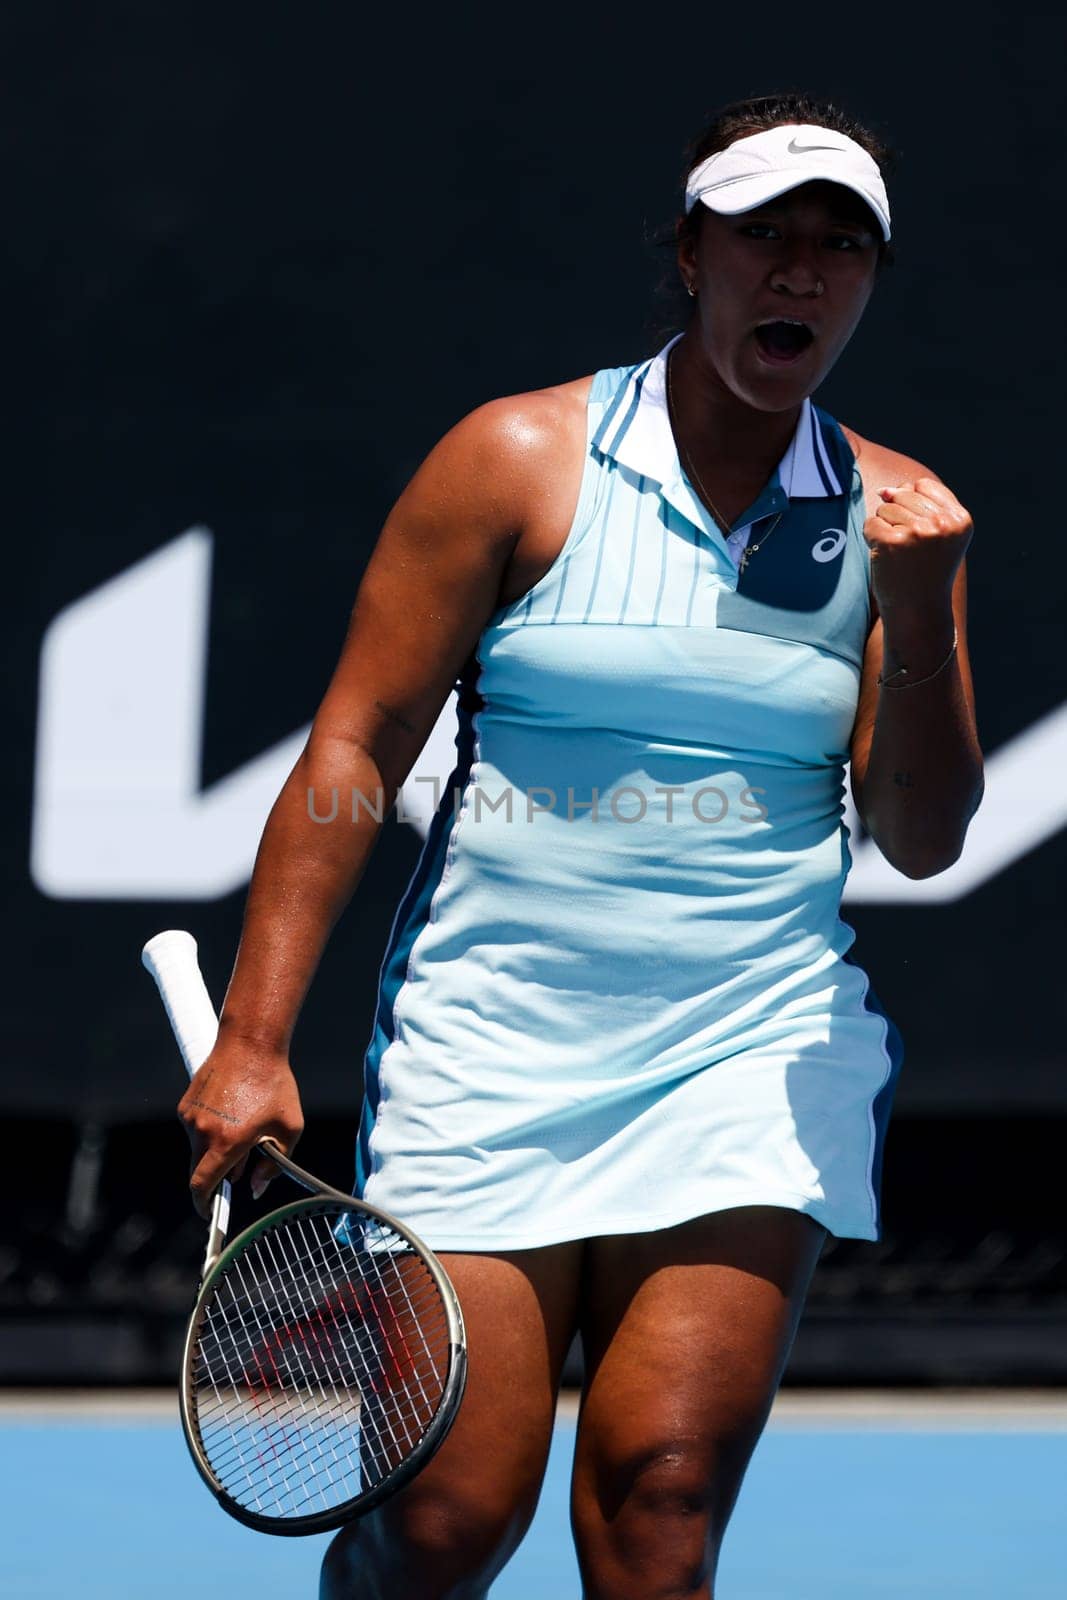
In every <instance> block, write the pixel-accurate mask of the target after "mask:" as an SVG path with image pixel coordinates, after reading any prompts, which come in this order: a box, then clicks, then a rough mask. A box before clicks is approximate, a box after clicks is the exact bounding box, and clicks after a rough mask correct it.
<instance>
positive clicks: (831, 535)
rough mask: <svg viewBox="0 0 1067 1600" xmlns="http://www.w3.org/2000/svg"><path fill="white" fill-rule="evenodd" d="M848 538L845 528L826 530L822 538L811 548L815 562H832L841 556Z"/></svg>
mask: <svg viewBox="0 0 1067 1600" xmlns="http://www.w3.org/2000/svg"><path fill="white" fill-rule="evenodd" d="M847 538H848V535H847V533H846V532H845V530H844V528H824V529H823V531H822V536H821V538H819V539H816V541H815V543H814V544H813V545H812V547H811V559H812V560H813V561H832V560H833V559H834V557H835V556H838V555H840V554H841V551H842V550H843V549H844V548H845V540H846V539H847Z"/></svg>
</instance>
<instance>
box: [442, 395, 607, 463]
mask: <svg viewBox="0 0 1067 1600" xmlns="http://www.w3.org/2000/svg"><path fill="white" fill-rule="evenodd" d="M591 383H592V377H591V376H589V377H585V378H576V379H574V380H573V381H572V382H568V383H560V384H554V385H552V386H551V387H550V388H546V389H530V390H527V391H525V392H523V393H519V394H510V395H503V396H501V397H500V398H499V399H496V400H488V401H486V402H485V403H484V404H483V405H480V406H478V407H477V408H476V409H475V410H474V411H471V412H468V414H467V415H466V416H465V417H463V418H462V419H461V421H459V422H458V423H457V424H456V425H455V427H454V428H452V429H451V430H450V431H449V433H448V434H446V435H445V437H444V439H442V441H441V445H440V446H438V449H440V448H441V447H442V446H443V447H444V448H445V449H446V450H448V451H453V450H460V451H464V452H469V453H470V454H471V455H472V456H473V457H475V458H476V459H478V461H479V463H480V464H481V465H489V464H493V465H495V466H496V467H497V468H498V469H500V470H504V471H509V472H515V473H518V474H520V475H521V474H524V473H525V472H526V471H527V470H528V469H530V468H534V469H535V470H537V471H538V472H543V471H544V470H545V468H546V467H547V466H550V464H551V460H552V457H553V455H554V454H557V453H560V454H561V459H563V458H565V457H566V453H567V451H568V447H569V446H570V445H571V444H572V443H573V442H574V440H575V438H576V437H580V438H581V440H582V441H583V443H584V437H585V417H586V401H587V399H588V395H589V387H590V384H591Z"/></svg>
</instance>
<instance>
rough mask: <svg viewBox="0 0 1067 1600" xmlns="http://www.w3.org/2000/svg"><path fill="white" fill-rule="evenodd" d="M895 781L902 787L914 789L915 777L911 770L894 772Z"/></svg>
mask: <svg viewBox="0 0 1067 1600" xmlns="http://www.w3.org/2000/svg"><path fill="white" fill-rule="evenodd" d="M893 782H894V783H895V784H896V785H897V787H898V788H900V789H914V787H915V779H914V778H913V777H912V775H911V773H910V772H894V774H893Z"/></svg>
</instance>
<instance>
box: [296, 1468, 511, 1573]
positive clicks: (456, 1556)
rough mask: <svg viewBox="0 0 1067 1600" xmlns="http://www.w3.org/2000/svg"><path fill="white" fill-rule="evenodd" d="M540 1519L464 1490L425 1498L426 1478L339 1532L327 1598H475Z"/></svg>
mask: <svg viewBox="0 0 1067 1600" xmlns="http://www.w3.org/2000/svg"><path fill="white" fill-rule="evenodd" d="M531 1516H532V1512H531V1513H527V1512H526V1511H525V1510H524V1508H517V1507H516V1506H514V1505H507V1504H505V1503H504V1502H503V1501H502V1500H494V1499H493V1498H488V1499H487V1498H484V1497H474V1496H472V1495H470V1494H464V1493H463V1492H462V1491H461V1490H459V1489H457V1488H440V1487H438V1488H435V1489H434V1491H433V1492H432V1493H420V1492H419V1484H418V1480H416V1481H415V1482H414V1483H413V1484H411V1485H409V1487H408V1488H407V1489H406V1490H404V1491H403V1492H402V1493H400V1494H398V1495H396V1496H395V1497H394V1499H393V1500H391V1501H387V1502H386V1503H385V1504H384V1505H382V1506H379V1507H378V1509H377V1510H376V1511H374V1512H371V1514H370V1515H369V1516H367V1517H364V1518H362V1519H361V1520H360V1521H359V1522H356V1523H352V1524H351V1525H350V1526H349V1527H347V1528H343V1529H342V1530H341V1532H340V1533H339V1534H337V1535H336V1537H335V1538H334V1540H333V1542H332V1543H331V1545H330V1547H329V1549H328V1550H327V1552H326V1557H325V1560H324V1563H323V1569H322V1582H321V1588H320V1600H396V1596H397V1595H398V1594H404V1595H407V1596H411V1600H415V1597H416V1596H417V1597H418V1600H475V1597H480V1596H482V1595H484V1593H485V1592H486V1590H487V1589H488V1586H489V1584H490V1583H491V1582H492V1581H493V1579H494V1578H495V1577H496V1575H497V1573H498V1572H499V1571H500V1569H501V1568H502V1567H503V1565H504V1563H505V1562H506V1561H507V1559H508V1557H509V1555H510V1554H511V1552H512V1550H513V1549H514V1548H515V1547H516V1546H517V1545H518V1543H519V1541H520V1540H521V1539H522V1536H523V1534H524V1533H525V1531H526V1526H527V1524H528V1522H529V1520H530V1517H531Z"/></svg>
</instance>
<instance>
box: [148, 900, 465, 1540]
mask: <svg viewBox="0 0 1067 1600" xmlns="http://www.w3.org/2000/svg"><path fill="white" fill-rule="evenodd" d="M141 961H142V964H143V965H144V966H145V968H146V969H147V970H148V972H150V973H151V975H152V977H153V978H154V979H155V982H156V985H157V987H158V989H159V993H160V998H161V999H162V1001H163V1005H164V1007H165V1009H166V1012H167V1016H168V1018H169V1019H170V1024H171V1028H172V1030H173V1032H174V1037H175V1039H176V1040H177V1043H178V1047H179V1049H180V1051H181V1054H182V1058H183V1060H184V1062H185V1067H186V1070H187V1072H188V1074H189V1076H190V1078H191V1077H193V1076H194V1074H195V1073H196V1071H197V1069H198V1068H199V1067H200V1066H201V1065H202V1063H203V1062H204V1061H205V1060H206V1059H207V1057H208V1055H209V1054H210V1052H211V1049H212V1047H213V1045H214V1043H215V1039H216V1036H217V1033H218V1019H217V1018H216V1016H215V1011H214V1007H213V1006H212V1003H211V997H210V995H209V994H208V991H207V986H206V985H205V983H204V979H203V974H202V973H201V971H200V965H199V961H198V959H197V948H196V940H195V939H194V938H193V936H192V934H190V933H188V932H187V931H186V930H185V929H168V930H167V931H166V932H164V933H158V934H156V935H155V937H154V938H152V939H149V941H148V943H147V944H146V945H145V946H144V949H143V950H142V952H141ZM257 1146H258V1148H259V1149H261V1150H263V1152H264V1153H265V1154H266V1155H268V1156H269V1157H270V1159H271V1160H272V1161H273V1162H275V1164H276V1165H277V1166H278V1167H280V1168H281V1169H282V1171H283V1172H284V1173H286V1175H287V1176H288V1177H290V1178H292V1179H293V1181H294V1182H295V1183H298V1184H299V1185H300V1186H301V1187H302V1188H304V1189H307V1190H308V1191H309V1193H310V1194H311V1195H313V1196H314V1197H315V1199H314V1200H295V1201H291V1202H290V1203H289V1204H288V1205H285V1206H280V1207H278V1208H277V1209H276V1210H275V1211H271V1212H269V1213H268V1214H267V1215H266V1216H265V1217H260V1218H258V1219H257V1220H256V1221H255V1222H253V1223H251V1224H250V1226H249V1227H247V1228H246V1229H245V1230H244V1232H243V1233H240V1234H238V1236H237V1238H236V1239H234V1240H233V1241H232V1242H231V1243H230V1244H228V1245H227V1244H226V1232H227V1229H228V1226H229V1220H230V1194H231V1189H230V1184H229V1182H228V1180H226V1179H224V1180H223V1181H222V1182H221V1183H220V1184H219V1186H218V1188H217V1190H216V1191H215V1196H214V1199H213V1202H212V1209H211V1221H210V1225H209V1228H208V1243H207V1250H206V1252H205V1255H204V1265H203V1268H202V1270H201V1275H200V1276H201V1282H200V1288H199V1290H198V1293H197V1297H196V1304H195V1306H194V1308H193V1313H192V1316H191V1317H190V1319H189V1323H188V1327H187V1329H186V1335H185V1342H184V1346H183V1350H182V1366H181V1383H180V1385H179V1405H180V1411H181V1422H182V1432H183V1434H184V1435H185V1442H186V1444H187V1445H188V1447H189V1453H190V1455H191V1456H192V1458H193V1462H194V1465H195V1466H196V1469H197V1471H198V1472H199V1473H200V1476H201V1477H202V1478H203V1480H204V1482H205V1483H206V1484H207V1486H208V1488H209V1489H210V1490H211V1492H212V1494H213V1495H214V1496H215V1498H216V1500H218V1502H219V1504H220V1505H221V1506H222V1507H223V1509H224V1510H225V1511H227V1512H228V1513H229V1514H230V1516H232V1517H234V1518H235V1519H236V1520H237V1521H238V1522H243V1523H244V1524H245V1525H246V1526H247V1527H250V1528H255V1529H256V1530H257V1531H258V1532H260V1533H273V1534H281V1535H283V1536H284V1535H290V1534H297V1535H299V1534H309V1533H324V1532H327V1531H328V1530H329V1529H331V1528H337V1527H340V1526H341V1525H342V1524H343V1523H345V1522H352V1521H355V1520H356V1519H358V1518H359V1517H361V1516H364V1515H366V1513H367V1512H369V1511H373V1510H374V1508H375V1506H377V1505H380V1504H381V1502H382V1501H383V1500H386V1499H388V1497H389V1496H390V1495H391V1494H394V1493H395V1492H396V1491H397V1490H398V1489H400V1488H402V1487H403V1486H404V1484H405V1483H407V1482H408V1481H409V1480H410V1479H412V1478H414V1477H415V1475H416V1473H418V1472H419V1471H420V1470H421V1468H422V1467H423V1466H425V1464H426V1462H427V1461H428V1460H429V1458H430V1457H431V1456H432V1455H433V1454H434V1452H435V1451H436V1450H437V1449H438V1447H439V1446H440V1444H441V1443H442V1442H443V1440H444V1438H445V1436H446V1435H447V1433H448V1431H449V1429H450V1428H451V1426H452V1424H453V1422H454V1421H455V1419H456V1413H457V1412H458V1410H459V1404H460V1401H461V1400H462V1398H463V1392H464V1389H465V1387H466V1382H467V1338H466V1331H465V1329H464V1326H463V1313H462V1311H461V1309H460V1304H459V1299H458V1297H457V1295H456V1291H455V1289H454V1288H453V1287H452V1284H451V1282H450V1281H449V1278H448V1274H447V1273H446V1272H445V1269H444V1267H443V1266H442V1265H441V1263H440V1261H439V1260H438V1259H437V1257H436V1255H435V1254H434V1252H433V1251H432V1250H431V1249H430V1247H429V1245H427V1244H424V1243H423V1241H422V1240H421V1239H420V1238H419V1237H418V1236H417V1234H414V1233H412V1231H411V1229H410V1228H407V1227H405V1226H404V1224H403V1223H402V1222H399V1221H398V1220H397V1218H396V1217H393V1216H390V1214H389V1213H388V1212H387V1211H380V1210H378V1208H377V1207H376V1206H372V1205H369V1204H368V1203H367V1201H365V1200H357V1199H356V1198H355V1197H354V1196H353V1195H351V1194H344V1193H342V1191H341V1190H340V1189H334V1188H331V1186H330V1185H329V1184H327V1183H323V1182H321V1180H320V1179H318V1178H316V1177H313V1176H312V1174H311V1173H310V1172H306V1171H305V1170H304V1168H303V1167H300V1166H298V1165H297V1163H296V1162H295V1161H293V1160H292V1159H291V1158H290V1157H289V1156H287V1155H286V1154H285V1152H284V1150H283V1149H282V1148H281V1146H280V1145H279V1144H278V1143H277V1141H276V1140H274V1139H272V1138H270V1137H269V1136H264V1137H263V1138H262V1139H260V1140H258V1141H257ZM316 1200H330V1201H332V1202H333V1203H334V1204H335V1205H336V1206H337V1207H338V1208H339V1209H342V1210H344V1211H346V1212H348V1213H349V1214H350V1215H353V1216H359V1217H367V1218H371V1219H372V1220H374V1221H375V1222H379V1223H381V1224H383V1225H384V1226H385V1227H386V1228H388V1229H389V1230H390V1231H391V1232H392V1233H395V1234H397V1235H398V1236H399V1237H400V1238H402V1239H404V1240H406V1241H407V1243H408V1244H409V1245H410V1246H411V1248H412V1250H413V1251H415V1252H416V1253H417V1254H418V1255H419V1256H420V1257H421V1259H422V1262H423V1264H424V1266H425V1267H426V1268H427V1270H428V1272H429V1273H430V1276H431V1277H432V1278H433V1281H434V1284H435V1285H436V1288H437V1290H438V1293H439V1294H440V1296H441V1303H442V1305H443V1306H444V1310H445V1317H446V1320H447V1326H448V1339H449V1353H448V1371H447V1374H446V1378H445V1383H444V1387H443V1389H442V1392H441V1398H440V1401H439V1403H438V1406H437V1410H436V1412H435V1413H434V1417H433V1420H432V1421H431V1422H430V1424H429V1426H428V1428H427V1429H426V1432H425V1433H424V1434H423V1436H422V1438H421V1439H420V1440H419V1442H418V1444H417V1445H416V1446H415V1448H414V1450H412V1452H411V1454H410V1455H409V1456H406V1457H405V1458H404V1460H403V1461H401V1462H399V1463H398V1464H397V1466H395V1467H394V1468H393V1469H392V1470H391V1471H390V1472H388V1473H387V1474H386V1476H385V1477H384V1478H383V1479H382V1480H381V1482H380V1483H377V1484H375V1486H374V1488H373V1489H369V1490H367V1492H366V1493H365V1494H361V1495H357V1496H356V1497H355V1498H354V1499H352V1500H347V1501H344V1502H343V1503H342V1504H341V1505H338V1506H332V1507H330V1508H328V1509H327V1510H325V1511H317V1512H309V1513H307V1514H306V1515H304V1516H300V1517H268V1516H264V1515H262V1514H261V1513H259V1512H256V1511H253V1510H251V1509H250V1508H249V1507H247V1506H243V1505H241V1504H240V1502H239V1501H237V1500H235V1499H233V1497H232V1496H231V1495H229V1494H228V1493H227V1491H226V1490H225V1489H224V1488H223V1486H222V1485H221V1484H220V1483H219V1481H218V1479H217V1478H216V1476H215V1474H214V1473H213V1471H212V1469H211V1464H210V1462H209V1461H208V1458H207V1455H206V1453H205V1451H204V1448H203V1444H202V1442H201V1439H200V1433H199V1428H198V1426H197V1423H196V1418H195V1405H194V1404H193V1400H192V1394H193V1389H194V1385H193V1380H192V1368H193V1362H194V1360H195V1355H196V1341H197V1335H198V1333H199V1330H200V1326H201V1324H202V1321H203V1318H204V1315H205V1308H206V1306H207V1305H208V1303H209V1301H210V1298H211V1295H212V1293H213V1292H214V1286H215V1284H216V1283H217V1282H218V1280H219V1277H220V1275H221V1274H222V1273H223V1272H224V1271H225V1270H226V1267H227V1266H228V1264H229V1263H230V1262H231V1261H233V1260H234V1258H235V1257H236V1256H237V1255H238V1254H239V1253H240V1252H241V1251H242V1250H243V1249H244V1247H245V1245H246V1244H249V1243H251V1242H252V1240H254V1239H255V1238H256V1237H258V1235H259V1234H261V1233H263V1232H264V1231H266V1229H268V1228H269V1227H270V1226H271V1225H272V1224H273V1223H276V1222H278V1221H279V1220H281V1219H282V1218H283V1217H288V1216H292V1215H294V1214H300V1213H301V1212H303V1211H306V1210H309V1209H313V1208H314V1206H315V1203H316Z"/></svg>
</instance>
